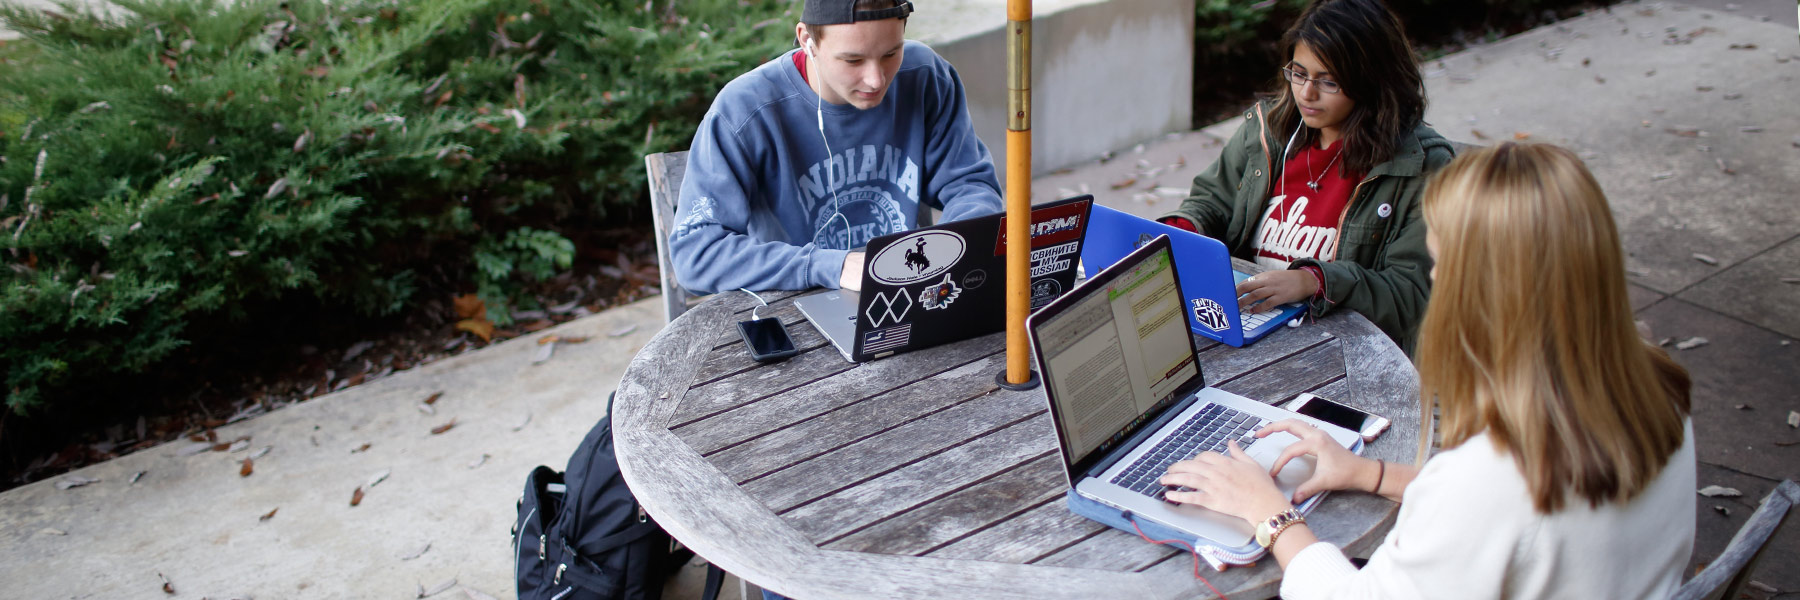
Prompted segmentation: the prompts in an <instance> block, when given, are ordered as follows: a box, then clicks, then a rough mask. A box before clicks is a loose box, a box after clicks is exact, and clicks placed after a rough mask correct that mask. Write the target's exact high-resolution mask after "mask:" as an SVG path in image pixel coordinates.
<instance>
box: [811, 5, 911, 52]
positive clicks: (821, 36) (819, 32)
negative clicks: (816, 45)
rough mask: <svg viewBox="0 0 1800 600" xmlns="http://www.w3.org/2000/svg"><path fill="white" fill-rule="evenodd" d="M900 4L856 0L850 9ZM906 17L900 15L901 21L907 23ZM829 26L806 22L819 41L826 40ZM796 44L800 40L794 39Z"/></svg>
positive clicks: (889, 6) (875, 8) (888, 6)
mask: <svg viewBox="0 0 1800 600" xmlns="http://www.w3.org/2000/svg"><path fill="white" fill-rule="evenodd" d="M807 1H808V2H816V1H819V0H807ZM899 5H900V0H856V5H855V6H852V7H850V10H881V9H884V8H893V7H896V6H899ZM906 19H907V17H900V23H901V24H905V23H906ZM801 22H802V23H806V22H805V21H801ZM829 28H830V26H828V25H818V24H814V23H806V30H807V31H810V32H812V37H813V39H815V40H819V41H824V40H825V30H826V29H829ZM794 45H795V46H796V47H798V46H799V45H800V41H799V40H798V39H796V40H794Z"/></svg>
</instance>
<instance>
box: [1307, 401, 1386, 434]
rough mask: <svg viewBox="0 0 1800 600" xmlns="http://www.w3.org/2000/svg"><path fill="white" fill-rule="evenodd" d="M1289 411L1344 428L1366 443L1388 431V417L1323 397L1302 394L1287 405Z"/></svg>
mask: <svg viewBox="0 0 1800 600" xmlns="http://www.w3.org/2000/svg"><path fill="white" fill-rule="evenodd" d="M1287 408H1288V410H1291V411H1294V412H1297V413H1300V414H1303V415H1306V416H1309V417H1312V418H1314V419H1318V420H1320V421H1324V422H1326V423H1330V424H1332V425H1336V426H1338V427H1342V428H1344V429H1348V430H1351V431H1354V432H1356V433H1357V434H1358V435H1361V436H1362V439H1363V441H1364V442H1373V441H1375V438H1378V437H1381V432H1384V431H1387V428H1388V420H1387V417H1383V416H1380V415H1372V414H1369V413H1366V412H1363V411H1361V410H1357V409H1355V408H1351V407H1348V406H1345V405H1343V404H1340V403H1338V402H1333V401H1331V400H1328V399H1326V398H1324V397H1323V396H1315V395H1312V394H1300V396H1298V397H1296V398H1294V400H1293V401H1292V402H1289V403H1288V405H1287Z"/></svg>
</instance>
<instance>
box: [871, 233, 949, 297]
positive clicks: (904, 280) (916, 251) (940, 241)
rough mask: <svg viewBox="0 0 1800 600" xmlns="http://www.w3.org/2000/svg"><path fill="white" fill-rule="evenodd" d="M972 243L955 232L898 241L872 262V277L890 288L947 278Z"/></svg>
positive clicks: (909, 237)
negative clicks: (949, 271) (944, 276)
mask: <svg viewBox="0 0 1800 600" xmlns="http://www.w3.org/2000/svg"><path fill="white" fill-rule="evenodd" d="M967 249H968V242H966V241H964V240H963V237H962V236H960V235H957V234H956V233H954V232H950V231H942V230H928V231H920V232H918V233H914V234H912V235H908V236H905V237H902V238H900V239H898V240H894V243H892V244H888V246H887V247H886V248H882V249H881V251H880V252H877V253H875V256H874V257H872V258H870V259H869V276H871V277H874V278H875V280H876V281H879V282H881V283H885V284H888V285H906V284H909V283H913V282H915V281H923V280H926V279H930V278H932V277H936V276H939V275H943V274H944V272H945V271H948V270H950V267H953V266H956V263H957V262H958V261H961V260H962V257H963V252H964V251H965V250H967Z"/></svg>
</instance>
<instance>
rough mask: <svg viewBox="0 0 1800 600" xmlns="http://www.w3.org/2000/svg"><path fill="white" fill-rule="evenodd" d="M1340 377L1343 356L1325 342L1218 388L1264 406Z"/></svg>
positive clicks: (1279, 401)
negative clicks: (1261, 403)
mask: <svg viewBox="0 0 1800 600" xmlns="http://www.w3.org/2000/svg"><path fill="white" fill-rule="evenodd" d="M1343 376H1344V357H1343V355H1342V354H1340V353H1339V352H1338V345H1337V344H1336V343H1335V342H1327V343H1324V344H1319V345H1317V346H1313V347H1311V348H1308V349H1306V350H1303V351H1301V352H1298V353H1296V354H1294V355H1293V357H1291V358H1289V359H1287V360H1283V361H1281V362H1276V363H1271V364H1268V365H1265V366H1263V367H1262V368H1259V369H1256V370H1255V371H1251V372H1249V373H1245V374H1244V375H1242V376H1240V377H1237V378H1234V379H1232V380H1231V381H1227V382H1225V383H1224V385H1220V386H1218V387H1219V389H1222V390H1225V391H1227V392H1231V393H1233V394H1237V395H1239V396H1243V397H1245V398H1249V399H1252V400H1256V401H1258V402H1263V403H1265V404H1279V403H1281V402H1286V401H1288V400H1290V399H1292V398H1293V397H1294V396H1296V395H1299V394H1300V392H1304V391H1306V390H1309V389H1312V388H1315V387H1319V386H1322V385H1325V384H1327V383H1330V382H1331V381H1332V380H1334V379H1339V378H1342V377H1343Z"/></svg>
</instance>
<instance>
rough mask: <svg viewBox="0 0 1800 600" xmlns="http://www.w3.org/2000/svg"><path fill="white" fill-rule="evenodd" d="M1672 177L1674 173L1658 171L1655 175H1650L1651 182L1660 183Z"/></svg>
mask: <svg viewBox="0 0 1800 600" xmlns="http://www.w3.org/2000/svg"><path fill="white" fill-rule="evenodd" d="M1673 177H1675V172H1674V171H1658V172H1656V173H1652V174H1650V180H1651V181H1662V180H1664V179H1670V178H1673Z"/></svg>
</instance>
